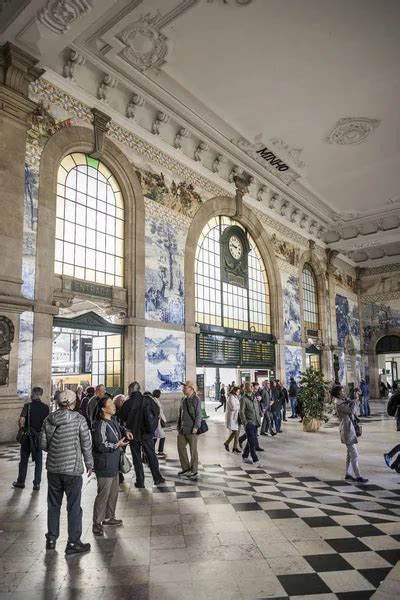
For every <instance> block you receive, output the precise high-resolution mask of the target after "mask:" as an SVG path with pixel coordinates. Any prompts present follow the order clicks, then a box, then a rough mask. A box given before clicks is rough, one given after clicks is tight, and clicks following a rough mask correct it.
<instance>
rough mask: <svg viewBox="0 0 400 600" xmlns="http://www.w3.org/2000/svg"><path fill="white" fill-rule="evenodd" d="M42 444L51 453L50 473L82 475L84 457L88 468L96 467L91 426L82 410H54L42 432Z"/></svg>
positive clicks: (48, 457)
mask: <svg viewBox="0 0 400 600" xmlns="http://www.w3.org/2000/svg"><path fill="white" fill-rule="evenodd" d="M40 447H41V449H42V450H45V451H46V452H47V461H46V468H47V470H48V471H49V473H59V474H63V475H82V473H83V472H84V468H83V463H82V457H83V460H84V462H85V465H86V468H87V469H93V456H92V442H91V439H90V433H89V429H88V426H87V424H86V419H85V418H84V417H82V415H80V414H79V413H78V412H75V411H72V410H68V409H67V408H60V409H59V410H56V411H55V412H53V413H51V414H50V415H49V416H48V417H47V419H46V420H45V421H44V423H43V427H42V430H41V432H40Z"/></svg>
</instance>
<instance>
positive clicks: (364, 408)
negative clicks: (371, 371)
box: [360, 379, 394, 417]
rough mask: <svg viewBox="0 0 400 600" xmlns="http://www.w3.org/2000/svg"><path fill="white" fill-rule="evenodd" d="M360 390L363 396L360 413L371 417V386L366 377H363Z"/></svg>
mask: <svg viewBox="0 0 400 600" xmlns="http://www.w3.org/2000/svg"><path fill="white" fill-rule="evenodd" d="M393 385H394V384H393ZM360 392H361V396H362V399H361V409H360V415H361V416H362V417H370V416H371V411H370V408H369V386H368V383H367V382H366V381H365V379H361V383H360Z"/></svg>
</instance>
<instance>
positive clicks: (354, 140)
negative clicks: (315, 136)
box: [328, 117, 380, 146]
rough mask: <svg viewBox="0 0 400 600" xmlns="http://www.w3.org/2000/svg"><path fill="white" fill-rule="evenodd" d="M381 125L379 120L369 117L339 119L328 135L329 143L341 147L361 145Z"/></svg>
mask: <svg viewBox="0 0 400 600" xmlns="http://www.w3.org/2000/svg"><path fill="white" fill-rule="evenodd" d="M379 123H380V120H379V119H368V118H367V117H346V118H343V119H339V120H338V121H337V122H336V123H335V125H334V126H333V128H332V129H331V131H330V133H329V134H328V142H329V143H331V144H339V145H341V146H346V145H349V144H361V142H364V141H365V140H366V139H367V137H368V136H369V135H371V133H372V132H373V131H374V129H376V128H377V127H378V125H379Z"/></svg>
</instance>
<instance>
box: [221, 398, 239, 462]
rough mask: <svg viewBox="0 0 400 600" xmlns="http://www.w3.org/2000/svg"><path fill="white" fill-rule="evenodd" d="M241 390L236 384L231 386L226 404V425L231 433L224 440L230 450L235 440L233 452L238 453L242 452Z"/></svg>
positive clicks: (227, 449) (226, 448)
mask: <svg viewBox="0 0 400 600" xmlns="http://www.w3.org/2000/svg"><path fill="white" fill-rule="evenodd" d="M239 392H240V388H239V387H238V386H234V387H233V388H231V392H230V394H229V396H228V402H227V404H226V414H225V423H226V427H227V428H228V429H229V430H230V432H231V433H230V435H229V437H228V439H227V440H226V442H224V446H225V450H226V451H227V452H229V444H230V442H231V441H232V440H233V449H232V452H236V453H238V454H240V450H239V448H238V445H239V409H240V400H239Z"/></svg>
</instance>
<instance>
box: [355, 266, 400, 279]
mask: <svg viewBox="0 0 400 600" xmlns="http://www.w3.org/2000/svg"><path fill="white" fill-rule="evenodd" d="M394 271H400V263H391V264H389V265H381V266H380V267H365V268H361V270H360V275H361V277H363V276H364V277H369V276H370V275H381V274H382V273H392V272H394Z"/></svg>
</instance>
